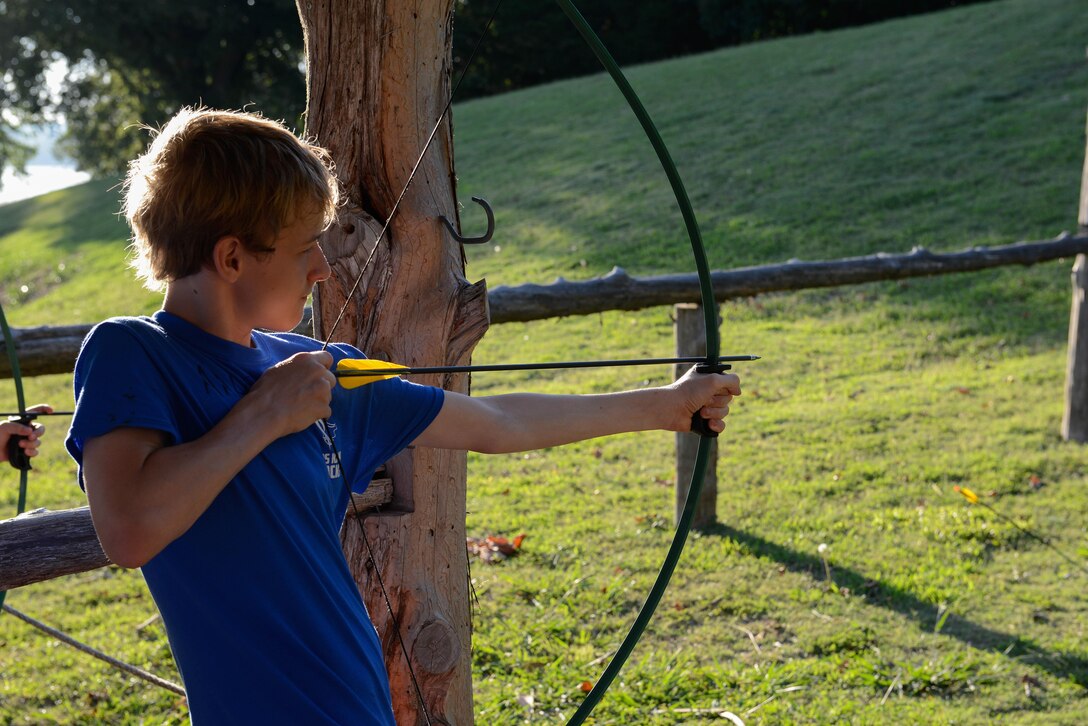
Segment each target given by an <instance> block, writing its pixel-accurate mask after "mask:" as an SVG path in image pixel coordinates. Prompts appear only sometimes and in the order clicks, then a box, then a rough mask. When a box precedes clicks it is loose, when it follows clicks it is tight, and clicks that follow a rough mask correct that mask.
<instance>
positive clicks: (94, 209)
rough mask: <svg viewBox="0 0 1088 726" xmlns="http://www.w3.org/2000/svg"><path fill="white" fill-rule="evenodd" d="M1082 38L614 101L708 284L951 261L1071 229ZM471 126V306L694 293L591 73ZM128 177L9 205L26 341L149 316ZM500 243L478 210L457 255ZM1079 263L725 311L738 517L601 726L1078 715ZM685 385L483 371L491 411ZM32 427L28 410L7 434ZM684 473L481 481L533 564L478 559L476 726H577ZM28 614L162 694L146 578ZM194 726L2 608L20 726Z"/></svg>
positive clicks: (646, 450) (479, 473) (579, 463)
mask: <svg viewBox="0 0 1088 726" xmlns="http://www.w3.org/2000/svg"><path fill="white" fill-rule="evenodd" d="M1086 31H1088V13H1085V12H1084V7H1083V3H1082V2H1080V0H1033V1H1028V0H1001V1H1000V2H992V3H986V4H982V5H975V6H971V7H968V8H963V9H955V10H951V11H946V12H941V13H936V14H931V15H925V16H918V17H914V18H908V19H903V20H898V21H893V22H887V23H882V24H878V25H873V26H869V27H864V28H856V29H850V30H845V31H838V32H833V33H823V34H816V35H812V36H806V37H800V38H793V39H786V40H780V41H773V42H766V43H759V44H754V45H750V46H745V47H741V48H735V49H727V50H722V51H719V52H714V53H709V54H705V55H701V56H694V57H688V58H682V59H677V60H673V61H668V62H664V63H657V64H652V65H647V66H642V67H637V68H631V69H629V73H630V77H631V80H632V82H633V84H634V86H635V87H636V89H637V90H638V91H639V93H640V94H642V95H643V97H644V100H645V102H646V104H647V106H648V108H649V110H650V112H651V114H652V115H653V116H654V117H655V119H656V120H657V121H658V122H659V124H660V126H661V130H662V133H663V135H664V137H665V140H666V142H667V143H668V145H669V148H670V151H671V152H672V154H673V156H674V158H675V159H676V161H677V163H678V164H679V166H680V169H681V173H682V174H683V176H684V178H685V181H686V183H687V185H688V188H689V191H690V193H691V196H692V199H693V201H694V204H695V207H696V212H697V214H698V216H699V219H700V221H701V224H702V227H703V232H704V235H705V237H706V241H707V247H708V254H709V257H710V261H711V265H712V266H713V267H715V268H717V269H727V268H731V267H737V266H743V265H754V264H762V263H775V262H782V261H785V260H788V259H793V258H797V259H805V260H815V259H834V258H839V257H845V256H852V255H859V254H868V253H873V252H879V251H884V252H906V251H909V250H910V249H911V248H912V247H914V246H918V245H921V246H925V247H928V248H930V249H934V250H954V249H963V248H967V247H971V246H975V245H991V244H1005V243H1009V242H1014V241H1017V240H1037V239H1046V238H1050V237H1053V236H1055V235H1057V234H1058V233H1060V232H1061V231H1063V230H1074V229H1075V227H1076V216H1077V200H1078V195H1079V185H1080V177H1081V171H1082V164H1083V160H1084V150H1085V134H1084V132H1085V112H1086V109H1088V64H1086V63H1085V42H1086V41H1085V38H1088V32H1086ZM587 52H588V51H587ZM454 118H455V131H456V136H455V141H456V147H457V174H458V178H459V182H458V184H459V186H458V193H459V196H460V197H461V198H462V199H466V200H467V199H468V197H469V196H470V195H472V194H476V195H480V196H484V197H486V198H487V199H488V200H489V201H490V202H491V203H492V204H493V205H494V207H495V210H496V216H497V221H498V232H497V234H496V237H495V239H494V241H493V242H492V243H491V244H490V245H488V246H487V247H486V248H484V249H473V250H470V251H469V258H468V270H467V275H468V277H469V278H470V279H472V280H476V279H479V278H481V277H484V278H486V279H487V280H488V284H489V285H490V286H491V287H494V286H497V285H503V284H505V285H517V284H521V283H526V282H547V281H550V280H551V279H553V278H554V277H556V276H564V277H566V278H568V279H586V278H590V277H593V276H597V275H601V274H604V273H606V272H607V271H608V270H609V269H611V267H613V266H614V265H619V266H621V267H623V268H625V269H626V270H627V271H628V272H629V273H631V274H635V275H648V274H659V273H665V272H688V271H692V270H693V269H694V266H693V264H692V263H691V262H690V258H691V256H690V252H689V250H688V246H687V242H686V240H685V238H684V235H683V229H682V224H681V221H680V218H679V214H678V213H677V212H676V210H675V205H674V203H673V202H672V197H671V194H670V192H669V190H668V185H667V183H666V182H665V179H664V177H663V175H662V173H661V172H660V170H659V168H658V167H657V162H656V159H655V158H654V156H653V154H652V151H651V150H650V148H649V145H648V144H647V142H646V141H645V139H644V138H643V137H642V134H641V131H640V130H639V128H638V125H637V123H636V122H635V121H634V120H633V118H631V117H630V114H629V112H628V111H627V110H626V108H625V105H624V103H623V101H622V98H621V97H620V96H619V94H618V92H616V91H615V90H613V89H612V87H611V82H610V81H609V80H607V79H606V78H604V77H603V76H601V77H590V78H584V79H577V80H573V81H568V82H562V83H556V84H551V85H548V86H543V87H539V88H535V89H529V90H526V91H520V92H516V93H511V94H507V95H504V96H499V97H495V98H490V99H482V100H477V101H472V102H466V103H461V104H455V106H454ZM116 185H117V181H116V180H103V181H100V182H92V183H89V184H86V185H83V186H81V187H76V188H74V189H71V190H66V191H63V192H58V193H54V194H50V195H46V196H43V197H39V198H36V199H32V200H27V201H24V202H19V203H15V204H11V205H7V206H4V207H0V289H2V297H0V302H2V303H3V305H4V308H5V310H6V312H7V314H8V317H9V319H10V320H11V322H12V324H14V325H16V326H32V325H60V324H70V323H76V322H92V321H94V320H98V319H101V318H104V317H107V316H109V315H115V314H140V313H146V312H150V311H152V310H154V309H156V307H157V305H158V301H157V299H156V298H155V297H153V296H151V295H149V294H147V293H146V292H144V291H142V290H141V289H140V288H139V286H138V285H137V284H136V283H135V282H134V281H133V280H132V276H131V274H130V273H129V272H128V271H127V270H126V269H125V267H124V258H125V245H126V240H125V238H126V234H127V233H126V231H125V229H124V227H123V225H122V224H121V223H120V222H119V221H118V219H117V217H116V210H117V208H118V191H117V187H116ZM480 217H482V215H481V214H479V211H478V210H477V209H476V208H475V207H474V206H473V205H469V206H468V207H467V208H466V209H465V210H464V212H463V219H464V224H465V226H466V228H467V229H468V230H470V231H471V230H474V229H476V228H477V226H482V220H481V219H480ZM1071 264H1072V260H1064V261H1059V262H1054V263H1049V264H1046V265H1040V266H1037V267H1034V268H1015V269H1013V268H1010V269H1003V270H995V271H990V272H984V273H977V274H969V275H957V276H948V277H941V278H933V279H928V280H912V281H909V282H900V283H884V284H872V285H864V286H855V287H844V288H836V289H830V290H820V291H810V292H801V293H790V294H775V295H763V296H759V297H756V298H752V299H749V300H744V301H739V302H732V303H729V304H726V305H724V306H723V308H722V316H723V325H722V338H723V347H724V350H725V351H726V352H731V353H754V354H758V355H761V356H763V359H762V360H760V361H758V362H756V363H751V364H744V365H743V366H740V367H738V372H739V373H740V374H741V375H742V378H743V385H744V388H745V393H744V395H743V396H742V397H741V398H740V399H738V401H737V404H736V405H735V406H734V411H733V413H732V415H731V416H730V419H729V426H728V429H727V432H726V434H725V435H723V436H722V438H721V439H720V447H721V456H720V462H719V465H718V472H717V473H718V480H719V498H718V520H719V524H718V525H716V526H715V527H712V528H710V529H707V530H705V531H702V532H699V533H695V534H693V535H692V537H691V539H690V541H689V543H688V546H687V549H686V551H685V554H684V557H683V559H682V560H681V562H680V565H679V568H678V570H677V573H676V576H675V578H674V581H673V584H672V586H671V588H670V589H669V591H668V592H667V593H666V595H665V598H664V600H663V602H662V606H661V608H660V611H659V613H658V615H657V616H656V617H655V618H654V620H653V621H652V623H651V626H650V628H649V630H648V632H647V633H646V635H645V636H644V638H643V640H642V642H641V643H640V645H639V646H638V648H637V649H636V650H635V653H634V655H633V657H632V659H631V662H630V663H629V664H628V666H627V667H626V668H625V669H624V671H623V672H622V673H621V675H620V677H619V678H618V679H617V682H616V683H615V684H614V686H613V688H612V689H611V691H610V692H609V693H608V694H607V695H606V696H605V698H604V700H603V702H602V703H601V705H600V706H599V708H598V710H597V712H596V715H595V717H594V718H595V720H596V722H597V723H601V724H605V723H611V724H615V723H638V724H642V723H653V724H678V723H701V722H704V721H707V722H722V719H721V717H720V716H719V714H721V713H722V712H725V711H728V712H731V713H733V714H736V716H737V717H739V718H740V719H742V720H743V721H744V722H745V723H749V724H754V723H774V724H778V723H813V724H824V723H872V724H876V723H909V722H920V723H992V722H1011V721H1015V722H1017V723H1038V724H1075V723H1083V722H1088V698H1086V694H1088V691H1086V688H1088V635H1086V633H1085V624H1086V623H1088V598H1086V596H1085V592H1086V585H1088V579H1086V578H1088V575H1086V574H1085V572H1084V571H1083V568H1084V567H1085V566H1088V536H1086V534H1085V532H1086V530H1085V523H1086V521H1088V477H1086V471H1088V448H1085V447H1084V446H1080V445H1076V444H1069V443H1065V442H1063V441H1062V440H1061V437H1060V433H1059V430H1060V422H1061V415H1062V398H1063V385H1064V379H1065V360H1066V334H1067V326H1068V315H1069V297H1070V294H1069V272H1070V268H1071ZM670 314H671V311H670V310H669V309H664V308H658V309H651V310H646V311H643V312H638V313H626V312H624V313H619V312H611V313H602V314H600V315H595V316H586V317H581V318H573V319H563V320H547V321H539V322H534V323H529V324H509V325H500V326H495V327H494V328H493V329H492V330H491V331H489V333H488V335H487V336H486V337H485V339H484V341H483V342H482V344H481V345H480V346H479V348H478V349H477V351H476V354H475V356H474V360H475V362H478V363H494V362H502V361H514V362H524V361H535V360H562V359H580V358H581V359H585V358H607V357H634V356H663V355H669V354H670V352H671V350H672V347H673V343H672V328H671V320H670ZM410 332H411V331H405V334H406V335H407V334H410ZM668 376H669V371H668V370H665V369H661V370H657V369H645V370H643V369H618V370H597V371H565V372H547V373H521V374H502V375H500V374H495V375H490V376H488V375H483V374H481V375H478V376H476V377H475V378H474V380H473V392H474V393H475V394H476V395H486V394H490V393H499V392H504V391H510V390H525V389H528V390H535V391H545V392H601V391H608V390H615V389H619V388H633V387H639V386H644V385H652V384H657V383H664V382H665V381H666V380H667V379H668ZM70 386H71V381H70V377H68V376H48V377H42V378H35V379H30V380H28V381H27V382H26V387H27V389H28V397H29V398H30V399H32V400H34V401H38V400H49V401H52V402H53V403H55V404H56V405H58V406H68V405H70V404H71V393H70ZM13 402H14V396H13V393H12V387H11V384H10V383H7V384H5V386H4V388H3V393H0V405H4V406H9V407H10V406H11V405H13ZM50 423H51V430H50V446H49V451H48V452H47V453H46V454H44V455H43V456H42V457H41V459H42V460H41V461H40V463H36V469H35V472H34V473H33V474H32V477H31V484H30V487H31V488H30V492H29V503H30V506H32V507H49V508H54V509H55V508H62V507H70V506H76V505H79V504H81V503H82V502H83V495H82V493H81V492H80V491H79V489H78V487H77V486H76V485H75V483H74V468H73V465H72V464H71V462H70V461H69V460H68V459H67V458H66V456H65V455H64V454H63V452H62V449H61V447H60V445H59V444H60V440H61V439H62V438H63V428H64V423H65V422H63V421H51V422H50ZM673 447H674V441H673V436H672V435H669V434H663V433H646V434H638V435H629V436H616V437H609V438H607V439H602V440H598V441H593V442H587V443H584V444H579V445H574V446H569V447H563V448H556V449H549V450H545V451H540V452H534V453H531V454H525V455H517V456H503V457H482V456H473V457H471V458H470V461H469V506H468V509H469V511H468V512H467V513H466V516H467V522H468V529H469V534H470V535H474V536H482V535H485V534H494V535H500V536H507V537H512V536H514V535H517V534H521V533H524V534H525V535H526V537H525V540H524V544H523V546H522V550H521V553H520V554H519V555H518V556H517V557H515V558H512V559H509V560H507V561H505V562H502V563H499V564H485V563H482V562H479V561H474V562H472V582H473V591H474V594H475V600H474V627H475V634H474V641H473V642H474V653H473V661H474V677H473V682H474V689H475V708H476V715H477V719H476V720H477V722H478V723H481V724H518V723H561V722H563V721H565V719H566V718H567V717H568V716H569V715H570V714H571V713H572V712H573V710H574V708H575V707H576V705H577V703H578V702H579V701H580V700H581V698H582V697H583V692H582V685H583V683H584V682H587V681H588V682H592V681H594V680H595V679H596V678H597V677H598V676H599V674H600V672H601V671H602V670H603V668H604V664H605V662H606V659H607V657H608V656H609V655H610V654H611V653H612V652H613V651H614V650H615V648H616V647H617V646H618V644H619V642H620V640H621V638H622V637H623V634H624V633H625V632H626V629H627V628H628V627H629V625H630V623H631V621H632V619H633V618H634V614H635V612H636V610H637V608H638V606H639V605H640V604H641V602H642V599H643V597H644V595H645V593H646V591H647V590H648V588H649V586H650V583H651V582H652V580H653V577H654V576H655V575H656V573H657V568H658V567H659V565H660V563H661V561H662V559H663V557H664V554H665V550H666V548H667V546H668V542H669V538H670V537H671V532H672V528H673V524H674V522H673V504H672V502H673V490H672V487H673V479H674V472H673V466H674V464H673ZM957 485H958V486H966V487H969V488H971V489H973V490H975V491H976V492H978V493H979V494H981V495H982V496H983V501H984V502H986V503H987V504H989V505H991V506H992V507H993V508H994V509H995V510H997V511H998V512H1000V513H1001V514H1002V515H1005V517H1008V518H1011V519H1012V520H1013V521H1014V522H1015V525H1014V524H1012V523H1010V522H1009V521H1008V520H1007V519H1003V518H1001V517H999V516H996V515H995V514H994V513H993V512H992V511H990V510H988V509H985V508H983V507H980V506H972V505H971V504H970V503H968V502H967V501H966V500H965V499H963V498H962V497H960V496H959V495H957V494H956V493H955V492H954V491H953V489H952V487H953V486H957ZM16 496H17V476H16V475H15V474H14V471H12V473H11V474H6V475H2V476H0V516H7V515H6V514H5V513H6V512H10V513H14V510H15V502H16ZM1017 525H1018V526H1017ZM1024 530H1028V531H1030V532H1031V533H1033V534H1035V535H1037V536H1038V537H1040V538H1043V539H1046V540H1047V541H1049V542H1050V543H1051V544H1052V545H1053V546H1054V547H1057V548H1058V549H1060V550H1061V552H1063V553H1064V554H1066V555H1067V556H1068V557H1070V558H1072V559H1073V560H1074V562H1076V563H1078V564H1080V565H1081V567H1080V568H1078V567H1076V566H1074V565H1073V564H1070V563H1069V562H1068V561H1066V560H1065V559H1063V558H1062V557H1061V556H1060V555H1058V554H1056V553H1055V551H1054V550H1053V549H1051V548H1049V547H1047V546H1045V545H1043V544H1042V543H1040V542H1039V541H1038V540H1037V539H1035V538H1034V537H1032V536H1031V535H1029V534H1026V533H1025V531H1024ZM821 545H825V546H824V547H821ZM7 602H8V603H9V604H11V605H12V606H14V607H16V608H19V609H20V610H23V611H25V612H27V613H29V614H31V615H33V616H35V617H38V618H40V619H42V620H45V621H47V622H48V623H50V624H52V625H55V626H58V627H61V628H63V629H65V630H67V631H69V632H71V633H72V634H73V635H75V636H76V637H78V638H80V639H82V640H84V641H86V642H88V643H91V644H93V645H95V646H96V647H99V648H101V649H103V650H105V651H107V652H109V653H111V654H113V655H116V656H118V657H121V658H123V659H125V660H127V661H130V662H133V663H135V664H138V665H140V666H142V667H146V668H148V669H150V670H152V671H154V672H156V673H158V674H160V675H163V676H165V677H168V678H172V679H176V678H177V674H176V671H175V670H174V667H173V663H172V661H171V658H170V653H169V646H168V644H167V642H166V638H165V634H164V632H163V630H162V626H161V624H159V623H151V624H150V625H146V626H144V627H140V626H141V625H143V624H144V623H145V621H147V620H148V618H150V617H151V616H152V615H153V614H154V612H155V609H154V604H153V603H152V602H151V600H150V598H149V596H148V594H147V592H146V588H145V586H144V585H143V582H142V579H141V578H140V576H139V573H137V572H129V571H123V570H119V569H116V568H108V569H104V570H99V571H95V572H89V573H84V574H81V575H74V576H71V577H66V578H63V579H60V580H56V581H52V582H48V583H40V584H36V585H32V586H29V587H26V588H23V589H20V590H17V591H14V592H12V593H9V595H8V599H7ZM186 715H187V711H186V710H185V707H184V703H183V702H182V701H181V700H180V699H179V698H178V697H177V696H174V695H173V694H170V693H167V692H165V691H161V690H158V689H156V688H155V687H153V686H150V685H147V684H145V683H143V682H140V681H137V680H135V679H133V678H131V677H130V676H128V675H125V674H121V673H118V672H116V671H114V670H111V669H110V668H108V667H107V666H105V665H103V664H101V663H99V662H97V661H95V660H93V659H91V658H89V657H88V656H86V655H84V654H82V653H79V652H77V651H74V650H71V649H68V648H67V647H64V646H60V645H58V644H57V643H56V642H55V641H53V640H51V639H50V638H48V637H45V636H43V635H41V634H40V633H38V632H36V631H33V630H31V629H30V628H29V627H27V626H26V625H24V624H23V623H21V622H19V621H17V620H15V619H14V618H11V617H9V616H6V615H5V616H0V723H51V722H63V723H69V722H75V723H97V722H116V723H141V722H145V721H146V722H148V723H161V722H166V723H170V722H180V721H183V720H184V719H185V718H186Z"/></svg>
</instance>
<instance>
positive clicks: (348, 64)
mask: <svg viewBox="0 0 1088 726" xmlns="http://www.w3.org/2000/svg"><path fill="white" fill-rule="evenodd" d="M451 10H452V5H451V0H421V1H420V2H416V3H411V4H405V3H399V2H396V1H395V0H384V2H383V1H377V0H376V1H372V2H366V3H360V2H350V1H349V0H299V12H300V15H301V18H302V24H303V30H304V33H305V36H306V59H307V64H308V78H307V94H308V99H307V133H308V134H309V135H310V136H313V137H315V138H316V139H317V141H318V143H320V144H321V145H322V146H324V147H325V148H327V149H328V150H329V151H330V153H331V154H332V157H333V159H334V161H335V163H336V166H337V170H338V174H339V176H340V180H341V182H342V184H343V187H344V191H345V193H346V196H347V201H346V204H345V205H344V207H343V208H342V209H341V212H340V215H339V218H338V220H337V223H336V224H334V225H333V227H332V228H331V229H330V230H329V231H328V232H327V233H326V234H325V235H324V236H323V238H322V246H323V248H324V249H325V252H326V255H327V256H328V258H329V262H330V264H331V265H332V268H333V277H332V278H331V279H330V280H329V281H328V282H327V283H324V284H322V285H321V286H320V289H319V291H318V292H317V294H316V297H315V305H314V319H315V331H316V332H317V334H318V337H320V338H326V337H328V336H332V337H333V338H334V339H336V340H346V341H349V342H352V343H354V344H356V345H357V346H359V347H360V348H362V349H363V350H364V351H365V352H366V353H367V354H368V355H370V356H371V357H375V358H382V359H385V360H391V361H396V362H398V363H403V364H407V365H424V364H432V365H436V364H437V365H440V364H460V363H467V362H468V360H469V356H470V353H471V351H472V349H473V348H474V347H475V345H476V343H477V342H478V341H479V339H480V338H481V337H482V336H483V333H484V332H485V330H486V328H487V323H488V320H487V316H488V311H487V299H486V294H485V288H484V285H483V283H482V282H481V283H478V284H476V285H471V284H469V283H468V282H467V281H466V280H465V278H464V257H463V253H462V250H461V249H460V247H459V246H458V245H457V244H456V243H454V242H452V240H451V239H450V238H449V235H448V234H447V233H446V231H445V228H444V227H443V226H442V225H441V223H440V222H439V220H438V217H439V216H446V217H448V218H450V219H457V202H456V193H455V189H454V171H453V140H452V130H451V125H450V123H449V121H448V118H447V119H446V120H444V121H443V122H442V124H441V126H440V130H439V132H438V134H437V135H436V137H435V139H434V142H433V143H432V144H431V146H430V147H429V149H428V151H427V152H426V154H425V155H424V156H423V162H422V163H421V164H420V166H419V170H418V172H417V174H416V178H415V180H414V182H413V183H412V184H411V185H410V186H408V188H407V191H406V193H405V194H404V199H403V202H402V204H401V206H400V208H399V211H398V212H397V213H396V215H395V216H394V217H393V218H392V221H391V223H390V225H389V229H388V231H387V232H386V234H385V236H384V237H382V239H381V240H380V241H377V244H376V240H377V238H378V236H379V234H380V230H381V229H382V226H383V223H384V221H385V219H386V218H387V217H388V216H389V215H390V213H391V210H392V209H393V208H394V205H395V204H396V201H397V199H398V198H399V197H400V195H401V190H402V189H403V188H404V187H405V185H406V184H407V182H408V179H409V176H410V174H411V170H412V167H413V165H414V164H415V162H416V159H417V158H418V157H419V156H420V153H421V151H422V149H423V148H424V145H425V144H426V141H427V138H428V136H429V135H430V133H431V130H432V128H434V126H435V125H436V123H437V122H438V119H439V117H440V116H441V115H442V112H443V109H444V108H445V105H446V101H447V98H448V94H449V91H450V85H449V68H450V65H451V58H450V54H451V22H452V16H451ZM375 247H377V249H376V250H375ZM372 252H373V260H372V261H371V262H370V264H369V266H366V267H365V270H364V266H365V265H366V261H367V259H368V258H369V257H370V256H371V253H372ZM360 274H361V275H362V282H361V285H360V286H359V289H358V291H356V292H355V293H352V291H351V288H352V287H353V284H354V282H355V280H356V279H357V278H359V276H360ZM349 297H350V299H349ZM342 308H343V309H344V310H345V314H344V316H343V321H342V322H341V323H340V324H339V325H338V326H336V329H335V330H331V328H332V327H333V326H334V321H335V320H336V318H337V317H338V316H339V313H340V311H341V309H342ZM418 382H420V383H426V384H430V385H437V386H442V387H443V388H446V389H449V390H455V391H460V392H467V391H468V385H469V382H468V379H467V377H466V376H463V375H460V376H425V377H420V378H419V379H418ZM388 466H389V470H390V473H391V475H392V479H393V482H394V502H393V505H392V506H391V507H390V514H389V516H382V517H373V518H370V519H368V520H367V522H366V525H365V529H366V536H367V538H368V540H369V545H368V543H367V541H364V540H363V535H362V531H361V528H360V527H358V526H356V524H355V522H354V520H353V519H352V518H349V519H348V520H347V522H346V523H345V527H344V529H343V531H342V533H341V537H342V540H343V544H344V550H345V553H346V555H347V557H348V561H349V563H350V564H351V567H352V571H353V572H354V574H355V577H356V581H357V582H358V583H359V587H360V590H361V592H362V594H363V597H364V599H365V601H366V604H367V608H368V610H369V611H370V616H371V618H372V619H373V621H374V624H375V626H376V627H377V629H378V633H379V636H380V638H381V641H382V644H383V648H384V651H385V661H386V667H387V670H388V672H389V680H390V687H391V689H392V695H393V709H394V714H395V716H396V719H397V723H399V724H412V723H417V724H418V723H425V722H426V720H427V719H426V717H425V715H424V713H423V711H422V710H421V708H420V704H419V701H418V698H417V695H416V693H415V686H414V685H413V680H416V681H417V682H418V683H419V685H420V688H421V690H422V693H423V700H424V702H425V704H426V709H427V712H428V714H429V717H430V721H431V722H432V723H444V722H445V723H452V724H467V723H471V722H472V718H473V716H472V713H473V712H472V682H471V660H470V629H471V628H470V625H471V624H470V611H469V589H468V562H467V555H466V551H465V481H466V477H467V464H466V456H465V454H464V453H463V452H452V451H440V450H431V449H422V448H413V449H409V450H407V451H405V452H403V453H402V454H401V455H399V456H397V457H396V458H395V459H394V460H393V461H391V462H389V465H388ZM348 474H349V475H351V474H354V472H348ZM371 549H373V553H374V554H373V557H374V560H373V561H371V559H370V550H371ZM379 574H380V580H379V577H378V575H379ZM383 586H384V591H385V593H387V594H388V597H389V600H390V602H391V605H392V609H393V611H394V612H395V613H396V615H395V617H394V616H392V615H391V613H390V612H389V610H388V609H387V607H386V604H385V600H384V595H383V592H382V590H383ZM398 631H399V632H398ZM402 640H403V643H404V648H403V649H402V647H401V641H402ZM405 650H406V651H407V652H404V651H405ZM413 676H414V678H413Z"/></svg>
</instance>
